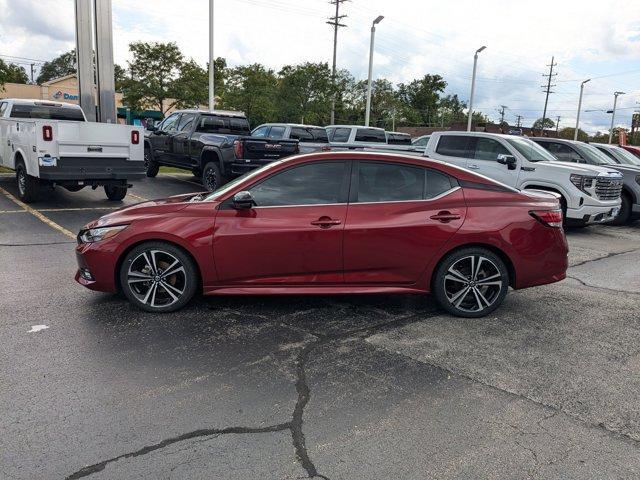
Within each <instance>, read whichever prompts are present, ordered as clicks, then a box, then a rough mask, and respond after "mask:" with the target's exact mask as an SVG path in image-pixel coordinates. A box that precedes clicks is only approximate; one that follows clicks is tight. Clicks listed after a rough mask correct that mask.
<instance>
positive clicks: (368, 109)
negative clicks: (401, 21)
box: [364, 15, 384, 127]
mask: <svg viewBox="0 0 640 480" xmlns="http://www.w3.org/2000/svg"><path fill="white" fill-rule="evenodd" d="M383 18H384V17H383V16H382V15H378V16H377V17H376V19H375V20H374V21H373V23H372V24H371V43H370V45H369V78H368V79H367V106H366V109H365V113H364V126H365V127H368V126H369V115H370V114H371V82H372V77H371V75H372V74H373V42H374V40H375V38H376V25H377V24H379V23H380V22H381V21H382V19H383Z"/></svg>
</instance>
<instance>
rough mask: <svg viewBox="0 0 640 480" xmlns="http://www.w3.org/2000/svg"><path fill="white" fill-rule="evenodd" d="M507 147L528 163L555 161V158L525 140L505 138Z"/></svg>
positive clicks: (535, 144) (538, 146)
mask: <svg viewBox="0 0 640 480" xmlns="http://www.w3.org/2000/svg"><path fill="white" fill-rule="evenodd" d="M505 140H506V141H507V142H508V143H509V145H511V146H512V147H513V148H515V149H516V150H517V151H518V152H520V154H521V155H522V156H524V158H526V159H527V160H529V161H530V162H544V161H553V160H557V158H556V157H554V156H553V155H551V154H550V153H549V152H547V151H546V150H545V149H544V148H542V147H541V146H540V145H538V144H537V143H535V142H533V141H531V140H529V139H527V138H517V137H514V138H506V139H505Z"/></svg>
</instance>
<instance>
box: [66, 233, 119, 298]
mask: <svg viewBox="0 0 640 480" xmlns="http://www.w3.org/2000/svg"><path fill="white" fill-rule="evenodd" d="M114 258H117V256H116V252H115V251H114V249H112V248H111V247H110V246H109V245H108V242H105V243H102V242H97V243H83V244H79V245H78V246H76V261H77V263H78V270H77V271H76V274H75V280H76V282H78V283H79V284H80V285H82V286H84V287H87V288H88V289H90V290H96V291H98V292H111V293H116V292H117V291H118V288H117V285H116V278H115V272H116V265H115V261H114ZM83 271H84V272H85V275H83V274H82V273H83ZM87 272H88V273H89V275H90V277H87V275H86V273H87Z"/></svg>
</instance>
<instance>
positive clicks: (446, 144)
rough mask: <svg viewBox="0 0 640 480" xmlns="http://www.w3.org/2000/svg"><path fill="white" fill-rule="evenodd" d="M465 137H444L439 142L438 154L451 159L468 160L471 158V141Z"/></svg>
mask: <svg viewBox="0 0 640 480" xmlns="http://www.w3.org/2000/svg"><path fill="white" fill-rule="evenodd" d="M470 139H471V137H467V136H463V135H443V136H441V137H440V140H439V141H438V146H437V147H436V153H439V154H440V155H446V156H449V157H460V158H466V157H468V156H469V140H470Z"/></svg>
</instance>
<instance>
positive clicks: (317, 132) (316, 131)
mask: <svg viewBox="0 0 640 480" xmlns="http://www.w3.org/2000/svg"><path fill="white" fill-rule="evenodd" d="M289 138H291V139H292V140H298V141H299V142H300V143H305V142H314V143H329V136H328V135H327V131H326V130H325V129H324V128H309V127H292V128H291V134H290V135H289Z"/></svg>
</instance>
